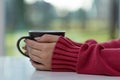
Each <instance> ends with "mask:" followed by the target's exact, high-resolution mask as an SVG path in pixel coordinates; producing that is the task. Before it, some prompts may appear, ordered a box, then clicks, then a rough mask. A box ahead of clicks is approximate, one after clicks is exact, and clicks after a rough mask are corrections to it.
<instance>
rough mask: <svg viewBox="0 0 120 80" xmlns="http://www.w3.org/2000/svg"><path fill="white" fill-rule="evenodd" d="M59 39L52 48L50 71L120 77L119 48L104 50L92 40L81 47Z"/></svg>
mask: <svg viewBox="0 0 120 80" xmlns="http://www.w3.org/2000/svg"><path fill="white" fill-rule="evenodd" d="M69 41H70V40H69V39H67V38H64V37H60V38H59V40H58V41H57V43H56V46H55V48H54V52H53V57H52V71H74V72H77V73H80V74H99V75H112V76H120V62H119V61H120V48H105V47H104V46H103V45H101V44H98V43H97V42H96V41H94V40H88V41H86V42H85V43H84V44H82V45H81V46H76V45H75V44H70V43H69Z"/></svg>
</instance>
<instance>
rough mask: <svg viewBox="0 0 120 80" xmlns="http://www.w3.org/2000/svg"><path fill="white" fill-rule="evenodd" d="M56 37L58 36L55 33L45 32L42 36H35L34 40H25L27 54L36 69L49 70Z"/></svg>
mask: <svg viewBox="0 0 120 80" xmlns="http://www.w3.org/2000/svg"><path fill="white" fill-rule="evenodd" d="M58 38H59V36H56V35H47V34H45V35H43V36H42V37H39V38H35V39H36V41H33V40H29V39H26V40H25V42H26V48H27V49H26V50H27V51H26V53H27V54H28V55H29V57H30V61H31V63H32V65H33V66H34V67H35V68H36V69H38V70H51V59H52V54H53V50H54V47H55V44H56V41H57V40H58ZM36 62H37V63H36ZM38 63H39V64H38Z"/></svg>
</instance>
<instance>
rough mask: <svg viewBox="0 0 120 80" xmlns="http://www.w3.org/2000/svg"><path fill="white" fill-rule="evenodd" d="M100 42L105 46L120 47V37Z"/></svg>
mask: <svg viewBox="0 0 120 80" xmlns="http://www.w3.org/2000/svg"><path fill="white" fill-rule="evenodd" d="M100 44H101V45H102V46H103V47H105V48H120V39H114V40H110V41H108V42H103V43H100Z"/></svg>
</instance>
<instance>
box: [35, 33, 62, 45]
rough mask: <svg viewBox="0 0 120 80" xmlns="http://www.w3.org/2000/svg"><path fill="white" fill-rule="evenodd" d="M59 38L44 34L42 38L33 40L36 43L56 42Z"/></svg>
mask: <svg viewBox="0 0 120 80" xmlns="http://www.w3.org/2000/svg"><path fill="white" fill-rule="evenodd" d="M59 37H60V36H57V35H50V34H44V35H43V36H42V37H36V38H34V39H35V40H36V41H38V42H48V43H50V42H56V41H57V40H58V38H59Z"/></svg>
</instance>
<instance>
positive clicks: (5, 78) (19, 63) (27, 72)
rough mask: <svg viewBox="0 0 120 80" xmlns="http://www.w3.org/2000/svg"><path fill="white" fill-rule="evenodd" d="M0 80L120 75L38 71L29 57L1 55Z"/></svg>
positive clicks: (89, 79) (109, 79) (92, 79)
mask: <svg viewBox="0 0 120 80" xmlns="http://www.w3.org/2000/svg"><path fill="white" fill-rule="evenodd" d="M0 80H120V77H113V76H99V75H85V74H77V73H75V72H50V71H36V70H35V69H34V68H33V67H32V65H31V63H30V62H29V59H28V58H17V57H0Z"/></svg>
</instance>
